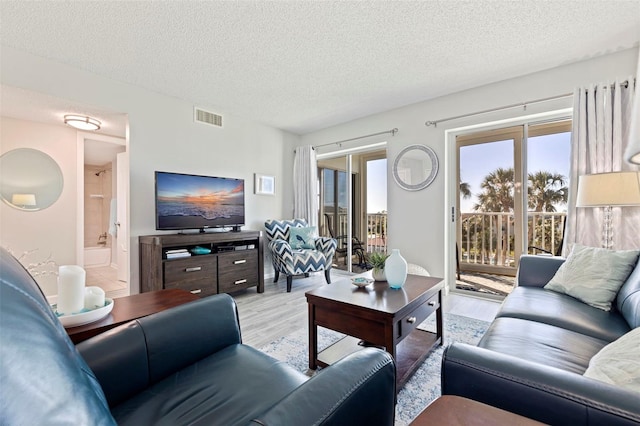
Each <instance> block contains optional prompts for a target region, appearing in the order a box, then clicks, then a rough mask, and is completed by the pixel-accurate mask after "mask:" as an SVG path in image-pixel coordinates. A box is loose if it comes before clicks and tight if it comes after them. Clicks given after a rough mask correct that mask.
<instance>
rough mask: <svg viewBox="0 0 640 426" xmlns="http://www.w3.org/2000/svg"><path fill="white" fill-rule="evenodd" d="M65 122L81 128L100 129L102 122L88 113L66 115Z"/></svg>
mask: <svg viewBox="0 0 640 426" xmlns="http://www.w3.org/2000/svg"><path fill="white" fill-rule="evenodd" d="M64 124H68V125H69V126H71V127H75V128H76V129H80V130H98V129H100V124H102V123H100V122H99V121H98V120H96V119H95V118H91V117H88V116H86V115H65V116H64Z"/></svg>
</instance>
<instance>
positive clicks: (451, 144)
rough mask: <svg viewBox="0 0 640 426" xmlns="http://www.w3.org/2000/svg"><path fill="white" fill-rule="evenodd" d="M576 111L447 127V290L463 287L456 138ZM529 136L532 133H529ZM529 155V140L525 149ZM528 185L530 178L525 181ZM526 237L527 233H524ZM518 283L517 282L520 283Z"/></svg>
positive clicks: (557, 118) (562, 117)
mask: <svg viewBox="0 0 640 426" xmlns="http://www.w3.org/2000/svg"><path fill="white" fill-rule="evenodd" d="M572 114H573V108H563V109H557V110H553V111H548V112H542V113H537V114H531V115H527V116H520V117H515V118H509V119H504V120H497V121H492V122H487V123H482V124H474V125H467V126H460V127H455V128H451V129H445V130H444V140H445V144H446V146H445V161H444V164H445V170H444V171H445V203H444V215H443V226H444V229H445V241H444V250H445V257H444V271H445V283H446V285H445V293H446V294H448V293H449V292H454V293H460V292H461V291H460V290H457V289H456V242H457V237H458V234H457V232H458V225H457V224H458V222H459V215H460V212H459V209H458V191H459V175H458V174H459V172H458V166H457V164H458V153H457V144H456V138H457V137H459V136H464V135H468V134H470V133H477V132H481V131H486V130H496V129H501V128H505V127H515V126H519V125H525V124H529V125H534V124H543V123H545V122H547V123H548V122H555V121H560V120H571V119H572ZM527 136H528V135H527ZM524 153H525V155H526V142H525V150H524ZM523 161H524V164H526V158H523ZM525 185H526V182H525ZM526 190H527V188H526V186H525V187H523V188H522V191H526ZM522 237H523V238H526V236H524V235H523V236H522ZM516 285H517V283H516ZM465 294H466V292H465ZM475 296H476V297H482V298H489V299H501V298H498V297H495V296H491V295H475Z"/></svg>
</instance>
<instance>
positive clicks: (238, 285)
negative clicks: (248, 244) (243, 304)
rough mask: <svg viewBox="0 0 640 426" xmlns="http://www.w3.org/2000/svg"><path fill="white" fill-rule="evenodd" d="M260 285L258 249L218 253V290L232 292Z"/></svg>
mask: <svg viewBox="0 0 640 426" xmlns="http://www.w3.org/2000/svg"><path fill="white" fill-rule="evenodd" d="M256 285H258V250H239V251H236V252H231V253H221V254H218V291H219V292H220V293H223V292H232V291H237V290H242V289H245V288H249V287H253V286H256Z"/></svg>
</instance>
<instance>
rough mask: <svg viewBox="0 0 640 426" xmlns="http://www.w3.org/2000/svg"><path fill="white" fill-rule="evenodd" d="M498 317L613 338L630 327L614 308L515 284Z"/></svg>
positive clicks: (599, 337)
mask: <svg viewBox="0 0 640 426" xmlns="http://www.w3.org/2000/svg"><path fill="white" fill-rule="evenodd" d="M497 317H511V318H522V319H528V320H531V321H537V322H540V323H545V324H549V325H554V326H556V327H560V328H565V329H567V330H571V331H575V332H577V333H581V334H585V335H587V336H591V337H595V338H597V339H601V340H605V341H607V342H612V341H614V340H616V339H617V338H618V337H620V336H622V335H623V334H625V333H627V332H628V331H629V325H628V324H627V322H626V321H625V319H624V318H623V317H622V316H621V315H620V313H618V312H617V311H616V310H613V311H609V312H607V311H603V310H602V309H598V308H594V307H592V306H589V305H587V304H585V303H583V302H581V301H580V300H578V299H574V298H573V297H571V296H567V295H565V294H560V293H556V292H554V291H549V290H545V289H543V288H539V287H516V288H515V289H513V291H512V292H511V294H510V295H509V296H508V297H507V298H506V299H505V300H504V302H503V303H502V307H501V309H500V312H499V313H498V315H497Z"/></svg>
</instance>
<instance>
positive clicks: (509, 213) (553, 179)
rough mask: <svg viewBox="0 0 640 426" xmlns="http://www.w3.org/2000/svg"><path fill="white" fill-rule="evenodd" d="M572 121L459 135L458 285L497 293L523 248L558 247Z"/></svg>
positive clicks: (506, 288)
mask: <svg viewBox="0 0 640 426" xmlns="http://www.w3.org/2000/svg"><path fill="white" fill-rule="evenodd" d="M570 138H571V122H570V121H567V120H564V121H556V122H550V123H541V124H525V125H520V126H514V127H509V128H503V129H496V130H490V131H485V132H477V133H473V134H469V135H464V136H458V137H457V138H456V145H457V150H458V155H457V158H458V168H457V172H458V173H457V178H458V180H457V182H458V196H457V197H456V198H457V211H458V212H459V214H458V218H457V219H458V220H457V232H456V234H457V236H456V256H457V269H458V271H457V272H458V274H457V283H456V288H457V289H458V290H463V291H473V292H475V293H482V294H487V295H493V296H497V297H502V296H504V295H506V294H508V293H509V292H510V291H511V290H512V289H513V284H514V279H513V277H514V276H515V273H516V270H517V267H518V260H519V258H520V256H521V255H522V254H524V253H532V254H538V253H546V254H558V253H559V249H560V248H561V246H562V236H563V231H564V218H565V216H566V202H567V188H568V186H569V182H568V176H569V146H570Z"/></svg>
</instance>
